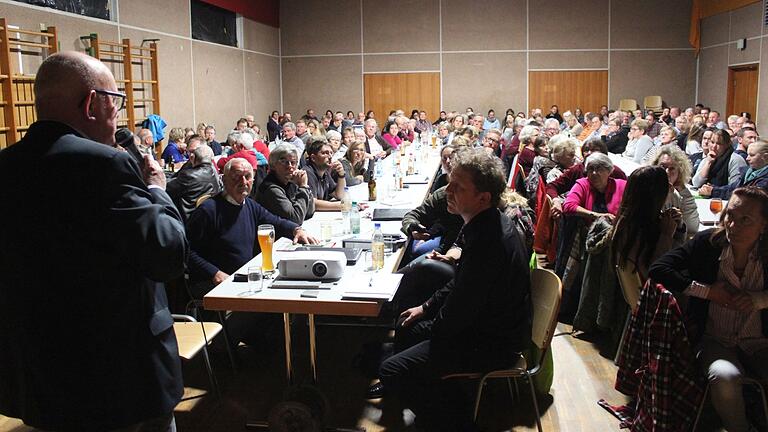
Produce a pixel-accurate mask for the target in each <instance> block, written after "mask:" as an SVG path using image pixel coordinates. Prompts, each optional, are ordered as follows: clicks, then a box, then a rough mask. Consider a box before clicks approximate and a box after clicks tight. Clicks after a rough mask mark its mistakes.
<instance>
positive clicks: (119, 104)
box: [80, 89, 126, 111]
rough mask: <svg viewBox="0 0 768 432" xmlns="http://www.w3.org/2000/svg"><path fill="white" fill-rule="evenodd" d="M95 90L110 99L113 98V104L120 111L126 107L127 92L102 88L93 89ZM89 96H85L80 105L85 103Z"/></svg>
mask: <svg viewBox="0 0 768 432" xmlns="http://www.w3.org/2000/svg"><path fill="white" fill-rule="evenodd" d="M93 92H94V93H96V94H100V95H102V96H106V97H108V98H109V99H111V100H112V105H113V106H114V107H116V108H117V110H118V111H120V110H121V109H123V108H125V98H126V96H125V93H118V92H113V91H109V90H101V89H93ZM87 98H88V96H86V97H84V98H83V100H82V101H81V102H80V105H83V103H84V102H85V100H86V99H87Z"/></svg>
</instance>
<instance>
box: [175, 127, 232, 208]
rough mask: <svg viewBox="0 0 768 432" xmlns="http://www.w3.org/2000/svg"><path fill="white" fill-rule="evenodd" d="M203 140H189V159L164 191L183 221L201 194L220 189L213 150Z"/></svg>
mask: <svg viewBox="0 0 768 432" xmlns="http://www.w3.org/2000/svg"><path fill="white" fill-rule="evenodd" d="M204 142H205V141H204V140H203V139H202V138H199V137H198V138H194V139H191V140H190V142H189V144H188V146H190V147H194V150H193V151H192V152H190V154H189V161H188V162H187V163H186V164H184V166H183V167H182V168H181V170H179V172H178V174H176V177H174V178H172V179H171V180H169V181H168V186H167V187H166V192H168V195H170V196H171V199H172V200H173V203H174V204H175V205H176V208H177V209H179V213H181V217H182V219H183V220H184V221H185V222H186V220H187V218H188V217H189V215H190V213H192V211H193V210H195V208H196V207H197V200H198V199H200V197H201V196H203V195H210V196H213V195H216V194H217V193H219V192H220V191H221V184H220V183H219V175H218V174H217V173H216V168H214V166H213V150H212V149H211V148H210V147H208V146H207V145H205V144H203V143H204Z"/></svg>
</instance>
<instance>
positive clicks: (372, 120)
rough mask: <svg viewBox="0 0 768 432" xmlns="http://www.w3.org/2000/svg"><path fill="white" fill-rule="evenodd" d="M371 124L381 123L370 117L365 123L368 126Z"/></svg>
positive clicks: (377, 125)
mask: <svg viewBox="0 0 768 432" xmlns="http://www.w3.org/2000/svg"><path fill="white" fill-rule="evenodd" d="M369 124H372V125H374V126H376V127H379V123H378V122H377V121H376V119H368V120H366V121H365V125H366V126H368V125H369Z"/></svg>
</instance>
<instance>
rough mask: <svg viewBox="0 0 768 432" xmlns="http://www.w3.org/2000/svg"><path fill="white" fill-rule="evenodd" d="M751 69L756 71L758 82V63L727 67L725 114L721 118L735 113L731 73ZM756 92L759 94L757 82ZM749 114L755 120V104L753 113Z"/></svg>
mask: <svg viewBox="0 0 768 432" xmlns="http://www.w3.org/2000/svg"><path fill="white" fill-rule="evenodd" d="M752 69H754V70H756V71H757V76H758V80H759V79H760V63H749V64H741V65H738V66H728V81H727V84H726V89H725V112H724V113H723V118H725V117H727V116H729V115H731V114H736V113H735V112H733V96H734V95H733V73H734V72H738V71H742V70H752ZM757 91H758V93H759V92H760V86H759V82H758V89H757ZM755 96H757V95H755ZM756 100H757V99H756ZM750 114H752V117H753V118H757V103H755V112H753V113H750Z"/></svg>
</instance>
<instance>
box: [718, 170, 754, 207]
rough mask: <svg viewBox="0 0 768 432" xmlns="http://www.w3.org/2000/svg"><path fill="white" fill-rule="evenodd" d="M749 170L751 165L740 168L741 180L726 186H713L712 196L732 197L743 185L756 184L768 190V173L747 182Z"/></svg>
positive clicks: (725, 198)
mask: <svg viewBox="0 0 768 432" xmlns="http://www.w3.org/2000/svg"><path fill="white" fill-rule="evenodd" d="M748 170H749V166H746V167H742V168H741V169H740V170H739V172H740V173H741V175H740V176H739V181H738V182H737V183H731V184H727V185H725V186H714V187H713V188H712V198H722V199H724V200H727V199H730V198H731V194H732V193H733V191H734V190H736V188H740V187H742V186H756V187H759V188H761V189H763V190H764V191H766V192H768V173H764V174H763V175H761V176H758V177H755V178H753V179H752V180H750V181H749V182H747V181H746V178H747V171H748Z"/></svg>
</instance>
